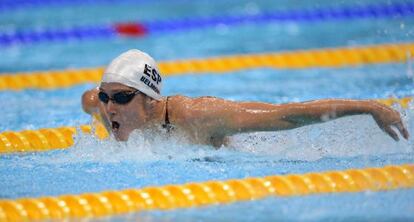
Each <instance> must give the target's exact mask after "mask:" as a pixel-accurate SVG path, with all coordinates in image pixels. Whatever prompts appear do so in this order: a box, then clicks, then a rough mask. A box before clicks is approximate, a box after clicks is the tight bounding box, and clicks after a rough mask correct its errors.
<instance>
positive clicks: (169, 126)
mask: <svg viewBox="0 0 414 222" xmlns="http://www.w3.org/2000/svg"><path fill="white" fill-rule="evenodd" d="M169 98H170V97H168V96H167V101H166V102H165V120H164V124H162V128H164V129H166V130H167V132H168V133H169V132H170V131H171V130H172V129H173V128H174V127H173V125H171V123H170V119H169V118H168V99H169Z"/></svg>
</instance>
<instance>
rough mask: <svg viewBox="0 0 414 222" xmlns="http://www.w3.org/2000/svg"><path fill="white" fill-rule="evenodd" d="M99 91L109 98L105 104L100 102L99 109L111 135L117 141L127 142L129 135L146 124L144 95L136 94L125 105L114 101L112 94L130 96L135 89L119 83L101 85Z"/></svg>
mask: <svg viewBox="0 0 414 222" xmlns="http://www.w3.org/2000/svg"><path fill="white" fill-rule="evenodd" d="M99 91H100V92H102V93H105V94H106V95H108V96H109V98H111V99H109V101H107V103H105V102H102V101H101V102H100V109H101V112H102V113H103V115H104V117H105V118H106V120H107V121H108V123H109V127H110V128H111V130H112V133H113V135H114V136H115V138H116V139H117V140H120V141H126V140H128V137H129V134H130V133H131V132H132V131H133V130H135V129H138V128H140V127H142V126H143V125H144V124H145V122H146V117H147V116H146V110H145V105H144V104H145V99H146V98H145V97H146V96H145V95H144V94H142V93H140V92H138V93H137V94H136V95H135V96H133V98H132V100H131V101H129V102H127V103H125V104H118V103H116V101H114V100H113V99H114V94H116V93H126V94H131V93H134V92H135V91H136V89H134V88H131V87H128V86H126V85H123V84H120V83H102V84H101V86H100V87H99Z"/></svg>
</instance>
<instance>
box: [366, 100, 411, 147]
mask: <svg viewBox="0 0 414 222" xmlns="http://www.w3.org/2000/svg"><path fill="white" fill-rule="evenodd" d="M372 117H374V119H375V121H376V122H377V124H378V126H379V127H380V128H381V129H382V130H384V132H386V133H387V134H388V135H390V136H391V137H392V138H393V139H394V140H395V141H398V140H399V137H398V135H397V133H396V132H395V130H394V129H393V128H391V126H395V127H396V128H397V129H398V131H400V133H401V135H402V136H403V137H404V138H405V139H408V137H409V134H408V131H407V129H406V128H405V127H404V124H403V123H402V120H401V117H400V113H399V112H397V111H395V110H394V109H392V108H390V107H388V106H385V105H383V104H380V103H377V102H375V104H374V110H373V112H372Z"/></svg>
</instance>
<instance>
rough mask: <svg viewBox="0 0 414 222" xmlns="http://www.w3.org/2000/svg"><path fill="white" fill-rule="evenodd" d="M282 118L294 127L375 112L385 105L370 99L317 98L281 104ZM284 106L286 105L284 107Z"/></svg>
mask: <svg viewBox="0 0 414 222" xmlns="http://www.w3.org/2000/svg"><path fill="white" fill-rule="evenodd" d="M281 106H282V107H280V108H281V110H283V113H282V116H281V119H282V120H283V121H286V122H287V123H290V124H291V127H292V128H295V127H300V126H304V125H308V124H314V123H320V122H325V121H328V120H333V119H336V118H340V117H343V116H350V115H358V114H374V113H375V112H376V110H379V109H381V108H382V107H383V105H381V104H379V103H377V102H375V101H370V100H337V99H335V100H332V99H329V100H316V101H310V102H303V103H293V104H286V105H281ZM283 106H284V107H283Z"/></svg>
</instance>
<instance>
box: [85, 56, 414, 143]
mask: <svg viewBox="0 0 414 222" xmlns="http://www.w3.org/2000/svg"><path fill="white" fill-rule="evenodd" d="M161 86H162V77H161V75H160V72H159V71H158V68H157V64H156V63H155V61H154V59H152V58H151V57H150V56H149V55H147V54H146V53H144V52H141V51H139V50H136V49H133V50H129V51H127V52H125V53H123V54H121V55H120V56H118V57H117V58H115V59H114V60H113V61H112V62H111V63H110V64H109V66H108V67H107V68H106V70H105V72H104V75H103V78H102V82H101V84H100V86H99V87H98V88H95V89H92V90H89V91H86V92H85V93H84V94H83V96H82V106H83V109H84V111H85V112H87V113H89V114H93V113H99V114H100V116H101V119H102V121H103V122H104V125H105V126H106V128H107V129H108V131H109V132H112V134H113V135H114V137H115V138H116V139H117V140H119V141H126V140H128V137H129V135H130V133H131V132H132V131H133V130H135V129H154V130H158V129H160V128H164V129H166V130H167V131H178V132H180V133H183V134H184V135H186V136H187V137H188V138H189V139H190V140H191V141H192V142H194V143H200V144H210V145H213V146H215V147H220V146H222V145H225V144H226V141H227V140H226V138H227V137H228V136H231V135H234V134H237V133H243V132H254V131H277V130H287V129H293V128H297V127H301V126H305V125H309V124H315V123H321V122H325V121H328V120H333V119H336V118H339V117H343V116H349V115H357V114H370V115H371V116H372V117H373V118H374V120H375V121H376V123H377V124H378V126H379V127H380V128H381V129H382V130H383V131H384V132H385V133H387V134H388V135H390V136H391V137H392V138H393V139H394V140H396V141H398V140H399V137H398V135H397V133H396V132H395V131H394V129H393V128H392V126H394V127H395V128H396V129H398V131H399V132H400V133H401V134H402V136H403V137H404V138H405V139H408V137H409V134H408V131H407V129H406V128H405V127H404V125H403V123H402V121H401V117H400V114H399V113H398V112H397V111H395V110H393V109H392V108H389V107H387V106H385V105H382V104H380V103H378V102H375V101H372V100H343V99H325V100H315V101H309V102H302V103H288V104H269V103H261V102H235V101H229V100H224V99H220V98H215V97H199V98H189V97H186V96H181V95H177V96H168V97H163V96H161V93H160V92H161Z"/></svg>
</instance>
